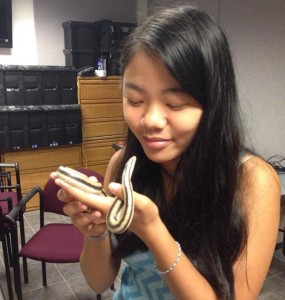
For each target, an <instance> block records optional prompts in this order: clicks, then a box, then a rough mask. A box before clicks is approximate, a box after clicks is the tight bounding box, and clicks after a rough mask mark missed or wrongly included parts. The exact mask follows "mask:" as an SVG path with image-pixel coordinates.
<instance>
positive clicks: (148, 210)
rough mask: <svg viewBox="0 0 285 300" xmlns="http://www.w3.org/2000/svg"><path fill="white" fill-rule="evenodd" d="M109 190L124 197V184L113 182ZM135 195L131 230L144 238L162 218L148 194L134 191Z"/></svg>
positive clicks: (121, 197) (119, 196) (120, 197)
mask: <svg viewBox="0 0 285 300" xmlns="http://www.w3.org/2000/svg"><path fill="white" fill-rule="evenodd" d="M109 191H110V192H111V193H112V194H113V195H115V196H117V197H118V198H119V199H124V194H123V189H122V185H121V184H119V183H115V182H111V183H110V184H109ZM133 197H134V216H133V220H132V222H131V224H130V227H129V230H130V231H132V232H134V233H135V234H136V235H138V236H139V237H140V238H141V239H142V240H144V237H145V236H146V235H147V234H148V233H149V231H153V226H156V224H157V222H158V221H161V220H160V217H159V211H158V207H157V206H156V205H155V204H154V203H153V202H152V201H151V200H150V199H149V198H148V197H146V196H144V195H142V194H139V193H136V192H133Z"/></svg>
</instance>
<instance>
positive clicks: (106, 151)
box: [82, 140, 117, 165]
mask: <svg viewBox="0 0 285 300" xmlns="http://www.w3.org/2000/svg"><path fill="white" fill-rule="evenodd" d="M116 141H117V140H108V141H103V142H98V141H89V142H86V143H85V145H84V147H82V151H83V153H84V155H82V157H83V159H82V160H83V165H84V164H86V163H87V164H88V165H89V163H91V162H102V161H104V162H109V160H110V158H111V157H112V155H113V154H114V153H115V149H114V148H113V147H112V144H114V143H115V142H116Z"/></svg>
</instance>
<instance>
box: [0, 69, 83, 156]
mask: <svg viewBox="0 0 285 300" xmlns="http://www.w3.org/2000/svg"><path fill="white" fill-rule="evenodd" d="M76 80H77V71H76V69H75V68H70V67H59V66H11V65H9V66H1V65H0V151H7V150H19V149H29V148H31V149H32V148H33V149H34V148H42V147H58V146H62V145H72V144H80V143H81V142H82V125H81V109H80V106H79V105H78V100H77V81H76Z"/></svg>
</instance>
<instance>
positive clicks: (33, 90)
mask: <svg viewBox="0 0 285 300" xmlns="http://www.w3.org/2000/svg"><path fill="white" fill-rule="evenodd" d="M23 80H24V93H25V99H26V104H27V105H41V104H43V95H42V94H43V93H42V73H41V71H40V70H33V69H31V70H26V71H24V73H23Z"/></svg>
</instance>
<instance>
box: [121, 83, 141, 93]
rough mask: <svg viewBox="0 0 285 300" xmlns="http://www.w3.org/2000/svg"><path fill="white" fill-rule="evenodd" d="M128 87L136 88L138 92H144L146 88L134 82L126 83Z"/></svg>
mask: <svg viewBox="0 0 285 300" xmlns="http://www.w3.org/2000/svg"><path fill="white" fill-rule="evenodd" d="M124 86H125V87H126V88H128V89H131V90H135V91H137V92H141V93H142V92H144V89H143V88H141V87H139V86H138V85H136V84H135V83H133V82H126V84H125V85H124Z"/></svg>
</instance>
